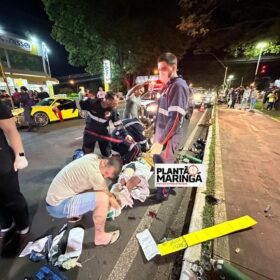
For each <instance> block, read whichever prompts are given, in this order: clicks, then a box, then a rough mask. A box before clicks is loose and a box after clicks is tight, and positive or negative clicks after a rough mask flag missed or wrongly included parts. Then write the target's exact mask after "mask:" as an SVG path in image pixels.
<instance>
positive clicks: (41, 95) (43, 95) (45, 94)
mask: <svg viewBox="0 0 280 280" xmlns="http://www.w3.org/2000/svg"><path fill="white" fill-rule="evenodd" d="M48 97H50V95H49V94H48V93H47V92H46V91H45V90H44V88H43V87H40V92H38V98H39V100H40V101H42V100H43V99H44V98H48Z"/></svg>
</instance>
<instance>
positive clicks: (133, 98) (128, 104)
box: [123, 84, 145, 119]
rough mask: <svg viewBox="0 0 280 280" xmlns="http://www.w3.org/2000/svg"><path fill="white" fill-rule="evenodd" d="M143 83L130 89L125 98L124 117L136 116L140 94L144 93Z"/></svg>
mask: <svg viewBox="0 0 280 280" xmlns="http://www.w3.org/2000/svg"><path fill="white" fill-rule="evenodd" d="M144 91H145V88H144V84H139V85H136V86H134V87H133V88H132V89H130V90H129V91H128V93H127V95H126V98H125V109H124V115H123V117H124V119H130V118H138V109H139V106H140V104H141V95H142V94H143V93H144Z"/></svg>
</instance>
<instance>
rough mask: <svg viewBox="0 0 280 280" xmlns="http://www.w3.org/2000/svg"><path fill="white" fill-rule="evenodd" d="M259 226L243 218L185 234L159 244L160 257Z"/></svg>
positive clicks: (252, 220)
mask: <svg viewBox="0 0 280 280" xmlns="http://www.w3.org/2000/svg"><path fill="white" fill-rule="evenodd" d="M256 224H257V221H255V220H254V219H253V218H251V217H250V216H243V217H241V218H238V219H234V220H231V221H227V222H224V223H221V224H218V225H215V226H212V227H209V228H205V229H202V230H199V231H195V232H191V233H188V234H185V235H183V236H181V237H178V238H176V239H173V240H170V241H167V242H164V243H162V244H158V249H159V251H160V255H161V256H164V255H168V254H171V253H174V252H177V251H180V250H182V249H185V248H187V247H190V246H194V245H197V244H199V243H202V242H205V241H208V240H211V239H214V238H218V237H221V236H224V235H227V234H229V233H232V232H235V231H239V230H242V229H246V228H249V227H251V226H254V225H256Z"/></svg>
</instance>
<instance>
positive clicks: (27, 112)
mask: <svg viewBox="0 0 280 280" xmlns="http://www.w3.org/2000/svg"><path fill="white" fill-rule="evenodd" d="M19 101H20V105H21V107H22V108H23V109H24V113H23V114H24V121H25V122H26V123H27V124H28V131H32V129H33V128H34V127H35V124H34V121H33V118H32V116H31V112H32V106H33V105H34V104H35V103H34V100H33V99H32V97H31V96H30V95H29V93H28V90H27V88H26V87H24V86H22V87H20V99H19Z"/></svg>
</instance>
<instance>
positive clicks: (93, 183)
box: [0, 53, 191, 245]
mask: <svg viewBox="0 0 280 280" xmlns="http://www.w3.org/2000/svg"><path fill="white" fill-rule="evenodd" d="M157 63H158V71H159V78H160V80H161V82H162V83H163V84H164V87H163V90H162V92H161V97H160V99H159V101H158V111H157V115H156V120H155V125H154V126H155V134H154V139H153V144H152V145H151V147H149V148H148V147H147V137H146V136H145V124H144V123H142V122H140V120H138V119H137V116H135V108H134V106H137V102H135V100H134V99H135V98H134V97H136V98H138V97H139V95H140V94H141V92H142V91H143V85H141V86H137V87H135V88H134V92H132V91H130V92H129V95H128V97H127V100H129V101H131V102H127V108H126V112H125V116H126V117H127V118H125V119H122V118H121V117H120V114H119V113H118V111H117V107H118V103H119V98H118V96H117V94H115V93H113V92H106V93H104V92H103V90H102V89H100V90H99V93H98V94H97V95H96V96H95V94H93V92H91V91H89V92H87V96H86V98H80V100H76V101H70V102H68V103H65V104H61V105H59V106H57V107H54V108H53V111H54V113H56V114H57V115H61V111H62V110H67V109H81V110H86V111H87V112H88V115H87V118H86V124H85V129H84V132H83V145H82V153H83V156H82V157H80V158H78V159H75V160H73V161H72V162H70V163H69V164H68V165H66V166H65V167H64V168H62V169H61V171H60V172H59V173H58V174H57V175H56V176H55V178H54V179H53V181H52V183H51V185H50V187H49V190H48V192H47V196H46V209H47V212H48V213H49V215H50V216H52V217H56V218H67V219H68V220H69V221H77V220H79V219H80V218H81V216H83V215H84V214H86V213H87V212H93V215H92V218H93V223H94V226H95V227H94V230H95V237H94V243H95V245H110V244H113V243H114V242H115V241H116V240H117V239H118V238H119V236H120V231H119V230H117V231H113V232H106V231H105V223H106V217H107V214H108V211H114V213H118V215H119V214H120V213H121V210H122V209H123V208H124V207H126V206H130V207H132V206H133V201H134V199H136V200H139V201H141V202H143V201H145V199H146V198H147V197H148V196H149V194H150V191H149V184H148V180H149V178H150V176H151V171H152V169H153V166H154V164H155V163H174V162H176V153H177V151H178V149H179V147H180V143H181V141H182V140H183V124H184V122H185V121H186V116H188V117H190V116H191V115H190V114H188V110H189V105H188V104H189V93H190V92H189V88H188V86H187V83H186V82H185V81H184V80H183V78H182V77H181V76H178V75H177V57H176V56H175V55H174V54H172V53H164V54H162V55H161V56H160V57H159V58H158V61H157ZM20 95H21V99H20V103H22V104H23V106H27V107H28V106H29V103H28V102H27V100H28V98H27V96H29V94H28V92H27V89H25V88H21V93H20ZM131 96H134V97H133V99H132V100H131V99H130V98H131ZM25 97H26V100H25ZM29 97H30V96H29ZM135 104H136V105H135ZM0 105H1V107H0V112H1V114H0V145H1V149H0V153H1V157H0V159H1V160H2V159H3V158H4V156H5V158H7V159H9V160H8V161H6V163H5V165H4V167H5V168H4V167H3V165H2V164H0V182H1V183H0V184H1V185H0V191H1V193H0V207H1V210H0V226H1V234H4V233H7V232H8V231H10V229H11V228H13V227H16V229H17V233H18V234H26V233H27V232H28V231H29V218H28V208H27V204H26V201H25V199H24V197H23V195H22V193H21V192H20V189H19V183H18V177H17V176H18V175H17V172H18V170H19V169H22V168H25V167H26V166H27V165H28V162H27V160H26V157H25V153H24V148H23V146H22V143H21V140H20V136H19V134H18V132H17V130H16V127H15V124H14V122H13V119H12V114H11V112H10V110H9V108H8V107H7V106H4V104H3V103H2V102H0ZM27 112H28V110H27ZM109 122H112V123H113V125H114V126H115V129H114V131H113V132H112V133H110V131H109ZM11 123H13V124H12V125H11ZM9 126H11V128H8V127H9ZM8 130H9V131H8ZM6 137H7V138H8V140H9V143H10V145H11V146H9V144H8V141H7V139H6ZM96 142H98V144H99V148H100V152H101V156H98V155H96V154H95V153H94V152H95V144H96ZM148 149H149V150H148ZM112 150H115V151H118V153H119V156H117V157H115V156H113V155H112ZM107 179H110V180H111V181H112V182H113V183H114V185H113V187H112V189H111V190H110V188H109V186H108V182H107ZM11 182H14V183H13V184H12V183H11ZM170 194H173V195H175V194H176V192H175V191H174V189H173V188H171V187H164V188H157V189H156V191H155V194H154V196H152V197H150V199H151V201H153V202H154V203H161V202H162V201H164V200H167V199H168V197H169V195H170Z"/></svg>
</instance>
